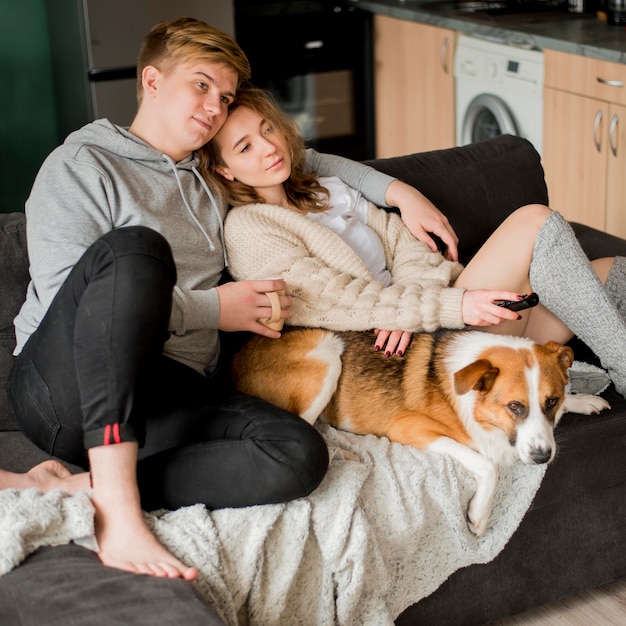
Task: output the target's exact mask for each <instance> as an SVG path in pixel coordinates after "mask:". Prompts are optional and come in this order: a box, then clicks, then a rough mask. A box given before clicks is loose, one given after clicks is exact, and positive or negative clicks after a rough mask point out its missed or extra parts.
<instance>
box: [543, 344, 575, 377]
mask: <svg viewBox="0 0 626 626" xmlns="http://www.w3.org/2000/svg"><path fill="white" fill-rule="evenodd" d="M545 348H547V349H548V350H550V351H552V352H556V353H557V360H558V362H559V365H560V366H561V369H562V370H563V371H564V372H566V371H567V370H568V369H569V368H570V367H571V366H572V363H573V362H574V351H573V350H572V349H571V348H570V347H569V346H564V345H563V344H560V343H557V342H556V341H548V343H546V345H545Z"/></svg>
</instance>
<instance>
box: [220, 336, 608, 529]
mask: <svg viewBox="0 0 626 626" xmlns="http://www.w3.org/2000/svg"><path fill="white" fill-rule="evenodd" d="M573 358H574V355H573V352H572V350H571V349H570V348H569V347H566V346H562V345H560V344H558V343H555V342H548V343H547V344H546V345H545V346H540V345H538V344H535V343H533V342H531V341H530V340H526V339H520V338H517V337H503V336H499V335H493V334H489V333H484V332H477V331H440V332H437V333H432V334H431V333H421V334H416V335H415V336H414V338H413V341H412V344H411V346H410V348H409V350H408V351H407V353H406V356H405V357H402V358H400V357H395V356H392V357H386V356H385V355H384V354H383V352H377V351H376V350H375V349H374V335H373V333H365V332H354V333H333V332H331V331H325V330H319V329H295V330H290V331H287V332H285V333H284V334H283V337H282V338H281V339H279V340H272V339H265V338H262V337H258V336H255V337H254V338H252V339H251V340H250V341H249V342H248V343H247V344H246V345H245V346H244V347H243V348H242V349H241V350H240V351H239V352H238V353H237V354H236V355H235V358H234V360H233V363H232V368H231V371H232V376H233V379H234V382H235V385H236V386H237V388H239V389H240V390H241V391H244V392H246V393H249V394H251V395H255V396H259V397H261V398H264V399H266V400H268V401H269V402H272V403H273V404H276V405H278V406H281V407H283V408H286V409H288V410H290V411H292V412H294V413H297V414H299V415H301V416H303V417H304V418H305V419H307V420H308V421H309V422H311V423H313V422H314V421H315V419H316V418H317V417H318V416H320V417H321V418H322V419H323V420H324V421H326V422H328V423H329V424H332V425H333V426H335V427H337V428H341V429H344V430H349V431H351V432H354V433H357V434H376V435H379V436H385V437H388V438H389V439H390V440H391V441H395V442H399V443H403V444H409V445H412V446H415V447H416V448H420V449H431V450H435V451H438V452H442V453H444V454H450V455H451V456H453V457H455V458H456V459H457V460H459V461H460V462H461V463H463V464H464V465H466V466H467V467H468V468H469V469H470V470H471V471H473V472H474V474H475V475H476V479H477V492H476V495H475V496H474V499H473V500H472V502H471V503H470V509H469V511H468V517H469V523H470V528H471V529H472V530H473V532H475V533H476V534H477V535H480V534H481V533H482V532H484V530H485V528H486V524H487V519H488V516H489V513H490V510H491V502H492V499H493V492H494V491H495V486H496V480H497V468H496V466H497V465H498V464H504V463H510V462H512V461H513V460H515V459H517V458H521V459H522V461H524V462H525V463H545V462H549V461H550V460H552V458H553V457H554V454H555V450H556V445H555V443H554V438H553V429H554V426H555V425H556V423H557V422H558V419H559V418H560V416H561V414H562V413H563V412H564V411H565V410H566V405H565V402H566V394H565V384H566V382H567V369H568V368H569V367H570V366H571V364H572V362H573ZM575 398H576V410H578V411H579V412H587V413H592V412H598V411H599V410H601V409H602V408H605V406H608V405H607V404H606V402H605V401H604V400H602V399H601V398H598V397H596V396H582V395H579V396H576V397H575Z"/></svg>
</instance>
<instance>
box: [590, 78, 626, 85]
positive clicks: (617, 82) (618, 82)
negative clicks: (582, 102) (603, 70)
mask: <svg viewBox="0 0 626 626" xmlns="http://www.w3.org/2000/svg"><path fill="white" fill-rule="evenodd" d="M596 80H597V81H598V82H599V83H602V84H603V85H608V86H609V87H623V86H624V81H623V80H606V78H600V76H596Z"/></svg>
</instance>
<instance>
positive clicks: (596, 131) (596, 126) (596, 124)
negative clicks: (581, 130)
mask: <svg viewBox="0 0 626 626" xmlns="http://www.w3.org/2000/svg"><path fill="white" fill-rule="evenodd" d="M600 122H602V111H600V110H598V111H597V113H596V119H595V120H594V121H593V143H594V144H596V150H597V151H598V152H600V151H601V150H602V144H601V143H600Z"/></svg>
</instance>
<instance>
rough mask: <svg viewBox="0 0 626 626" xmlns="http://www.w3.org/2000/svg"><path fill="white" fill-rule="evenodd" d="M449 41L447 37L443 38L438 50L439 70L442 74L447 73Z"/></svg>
mask: <svg viewBox="0 0 626 626" xmlns="http://www.w3.org/2000/svg"><path fill="white" fill-rule="evenodd" d="M449 44H450V41H449V40H448V38H447V37H444V39H443V41H442V42H441V46H440V48H439V62H440V63H441V69H442V70H443V73H444V74H447V73H448V45H449Z"/></svg>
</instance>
